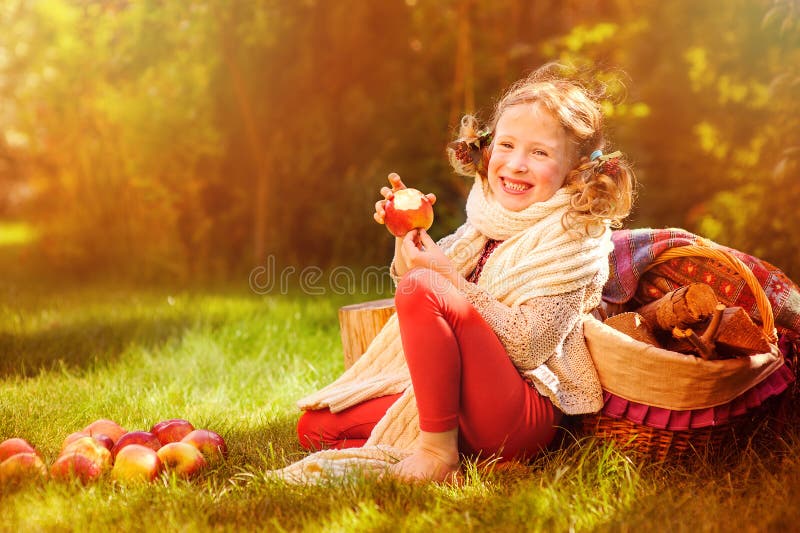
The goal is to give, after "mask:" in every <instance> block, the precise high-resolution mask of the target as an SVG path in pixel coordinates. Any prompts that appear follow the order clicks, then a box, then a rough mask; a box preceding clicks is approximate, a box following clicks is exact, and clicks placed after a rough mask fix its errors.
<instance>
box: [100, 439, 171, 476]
mask: <svg viewBox="0 0 800 533" xmlns="http://www.w3.org/2000/svg"><path fill="white" fill-rule="evenodd" d="M160 471H161V459H160V458H159V457H158V454H157V453H156V451H155V450H153V449H152V448H149V447H147V446H144V445H142V444H128V445H126V446H125V447H123V448H122V449H120V450H119V452H118V453H117V457H116V460H115V461H114V467H113V468H112V469H111V477H112V478H113V479H115V480H117V481H121V482H135V481H152V480H154V479H155V478H156V476H157V475H158V473H159V472H160Z"/></svg>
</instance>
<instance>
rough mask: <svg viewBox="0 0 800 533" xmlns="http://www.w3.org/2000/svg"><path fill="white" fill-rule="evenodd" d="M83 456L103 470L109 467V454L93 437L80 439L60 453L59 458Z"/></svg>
mask: <svg viewBox="0 0 800 533" xmlns="http://www.w3.org/2000/svg"><path fill="white" fill-rule="evenodd" d="M70 455H83V456H84V457H86V458H88V459H91V460H92V461H95V462H96V463H97V464H98V465H100V466H101V467H103V468H105V467H106V466H110V465H111V452H110V451H108V448H106V447H105V446H103V444H102V443H100V442H99V441H98V440H97V439H95V438H94V437H81V438H79V439H78V440H76V441H74V442H71V443H70V444H68V445H67V447H66V448H64V449H63V450H62V451H61V456H62V457H64V456H70Z"/></svg>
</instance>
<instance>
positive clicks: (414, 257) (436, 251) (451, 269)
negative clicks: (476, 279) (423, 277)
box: [401, 229, 463, 287]
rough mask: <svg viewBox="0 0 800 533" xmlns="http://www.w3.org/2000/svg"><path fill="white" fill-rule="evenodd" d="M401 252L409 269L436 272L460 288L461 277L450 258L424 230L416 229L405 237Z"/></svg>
mask: <svg viewBox="0 0 800 533" xmlns="http://www.w3.org/2000/svg"><path fill="white" fill-rule="evenodd" d="M401 252H402V255H403V258H404V259H405V263H406V264H407V265H408V268H409V269H411V268H413V267H424V268H430V269H431V270H434V271H436V272H438V273H439V274H441V275H442V276H444V277H445V278H447V279H448V280H450V282H452V283H453V285H455V286H456V287H458V285H459V283H460V280H463V278H462V277H461V275H460V274H459V273H458V270H456V267H455V265H454V264H453V262H452V261H451V260H450V258H449V257H447V256H446V255H445V253H444V252H443V251H442V249H441V248H439V246H438V245H437V244H436V242H434V240H433V239H431V237H430V235H428V232H427V231H425V230H424V229H415V230H413V231H409V232H408V233H406V236H405V237H403V243H402V247H401Z"/></svg>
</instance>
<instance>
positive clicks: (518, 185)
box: [503, 180, 528, 192]
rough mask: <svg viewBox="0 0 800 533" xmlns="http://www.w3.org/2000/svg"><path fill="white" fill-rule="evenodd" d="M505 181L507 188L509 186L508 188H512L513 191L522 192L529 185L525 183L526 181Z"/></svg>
mask: <svg viewBox="0 0 800 533" xmlns="http://www.w3.org/2000/svg"><path fill="white" fill-rule="evenodd" d="M503 181H504V183H505V186H506V188H507V189H511V190H513V191H520V192H522V191H524V190H526V189H527V188H528V186H527V185H525V184H524V183H511V182H510V181H508V180H503Z"/></svg>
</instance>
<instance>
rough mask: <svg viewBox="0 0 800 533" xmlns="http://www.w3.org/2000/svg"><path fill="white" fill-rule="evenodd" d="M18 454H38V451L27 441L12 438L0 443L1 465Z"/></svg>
mask: <svg viewBox="0 0 800 533" xmlns="http://www.w3.org/2000/svg"><path fill="white" fill-rule="evenodd" d="M18 453H36V450H35V449H34V448H33V446H31V444H30V443H29V442H28V441H26V440H25V439H20V438H19V437H12V438H10V439H6V440H4V441H3V442H0V463H1V462H3V461H5V460H6V459H8V458H9V457H11V456H12V455H16V454H18Z"/></svg>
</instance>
